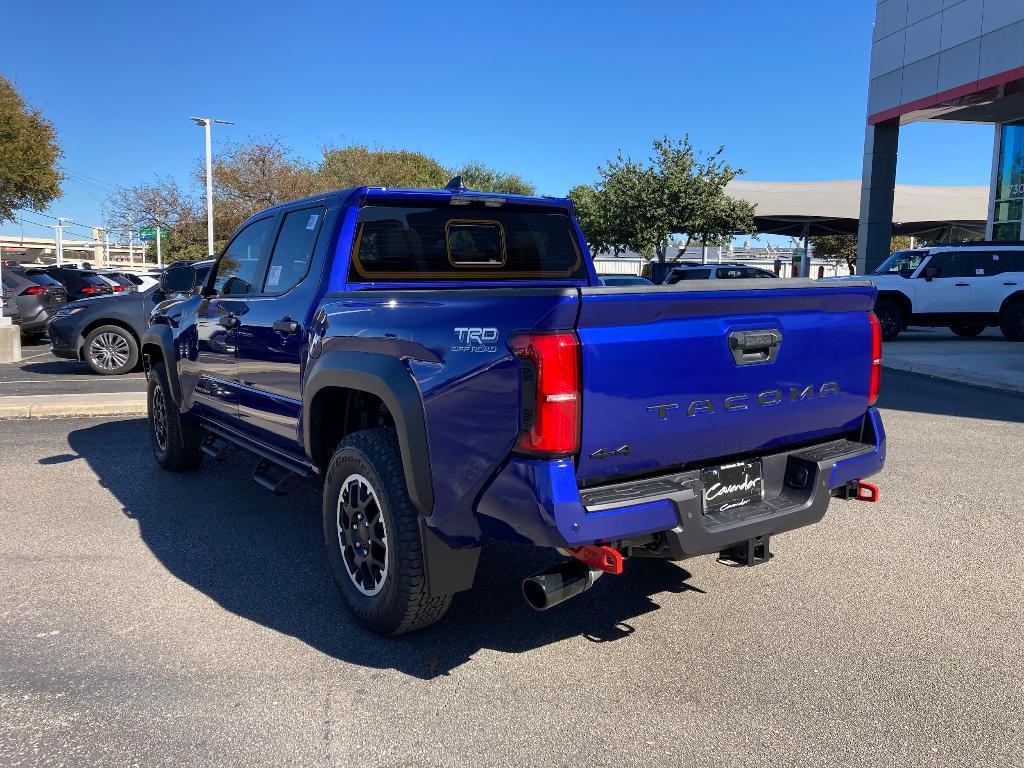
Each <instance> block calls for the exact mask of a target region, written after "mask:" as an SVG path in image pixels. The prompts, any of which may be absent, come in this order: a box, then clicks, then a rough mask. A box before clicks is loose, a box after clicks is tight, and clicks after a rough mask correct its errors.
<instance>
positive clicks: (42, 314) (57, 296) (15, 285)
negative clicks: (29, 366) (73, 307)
mask: <svg viewBox="0 0 1024 768" xmlns="http://www.w3.org/2000/svg"><path fill="white" fill-rule="evenodd" d="M3 275H4V282H5V283H7V285H9V286H10V287H11V289H12V290H13V291H14V296H15V299H14V300H15V302H17V305H18V311H19V312H20V313H21V332H22V334H23V335H24V336H26V337H28V338H38V337H39V336H42V335H43V334H44V333H45V332H46V323H47V321H48V320H49V319H50V315H51V314H52V313H53V312H54V311H56V309H57V308H58V307H62V306H64V305H65V304H66V303H67V295H66V293H65V291H64V287H63V286H62V285H61V284H60V283H58V282H57V281H56V280H54V279H53V278H52V277H50V276H49V275H47V274H46V273H45V272H43V271H41V270H39V269H35V268H33V267H5V268H4V271H3Z"/></svg>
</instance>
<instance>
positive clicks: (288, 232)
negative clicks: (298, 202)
mask: <svg viewBox="0 0 1024 768" xmlns="http://www.w3.org/2000/svg"><path fill="white" fill-rule="evenodd" d="M323 218H324V209H323V208H304V209H302V210H301V211H292V212H291V213H289V214H287V215H286V216H285V217H284V222H283V223H282V224H281V232H280V234H279V235H278V236H277V243H276V244H275V245H274V253H273V254H272V255H271V257H270V268H269V269H268V270H267V277H266V280H265V281H264V283H263V291H264V292H265V293H284V292H285V291H287V290H290V289H291V288H292V287H294V286H296V285H298V283H299V281H300V280H302V278H304V277H305V276H306V272H307V271H308V270H309V261H310V259H311V258H312V257H313V248H314V247H315V246H316V238H317V235H318V234H319V232H320V226H321V224H322V222H323Z"/></svg>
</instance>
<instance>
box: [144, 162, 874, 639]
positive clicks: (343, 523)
mask: <svg viewBox="0 0 1024 768" xmlns="http://www.w3.org/2000/svg"><path fill="white" fill-rule="evenodd" d="M162 281H163V282H164V285H163V286H162V289H161V290H162V291H163V293H164V294H166V295H168V296H172V297H174V298H171V299H169V300H167V301H165V302H162V303H161V304H159V305H157V306H156V308H155V309H154V311H153V314H152V316H151V319H150V326H149V328H148V330H147V331H146V333H145V334H144V336H143V338H142V344H141V347H142V357H143V361H144V365H145V369H146V371H147V376H148V379H149V384H148V387H149V391H148V411H149V424H150V432H151V437H152V444H153V452H154V454H155V457H156V461H157V462H158V463H159V465H160V466H161V467H163V468H165V469H167V470H171V471H184V470H192V469H195V468H196V467H198V466H199V464H200V463H201V462H202V461H203V459H204V457H205V456H210V457H215V458H222V457H224V456H226V455H228V453H230V452H232V451H236V450H238V449H244V450H245V451H246V452H248V453H249V454H251V455H252V456H253V457H254V462H255V468H254V470H253V479H254V480H256V481H257V482H259V483H260V484H262V485H264V486H266V487H267V488H269V489H270V490H272V491H274V492H278V493H282V492H285V491H287V490H288V489H289V488H290V487H291V486H292V485H293V484H294V483H295V482H297V481H299V480H302V479H308V480H310V481H312V482H314V483H318V484H319V485H320V486H321V487H322V507H323V509H322V511H323V533H324V543H325V545H326V554H327V560H328V562H329V564H330V569H331V572H332V574H333V578H334V581H335V582H336V585H337V587H338V589H339V591H340V593H341V595H342V598H343V601H344V603H345V604H346V605H347V607H348V609H349V610H350V612H351V613H352V614H353V615H354V617H355V618H356V619H357V620H359V621H360V622H362V623H363V624H364V625H366V626H368V627H369V628H371V629H373V630H375V631H376V632H379V633H381V634H385V635H394V634H399V633H402V632H406V631H410V630H414V629H417V628H420V627H424V626H426V625H428V624H431V623H433V622H435V621H436V620H437V619H439V618H440V617H441V616H442V615H443V614H444V612H445V611H446V610H447V608H448V606H449V604H450V602H451V600H452V596H453V594H455V593H457V592H460V591H464V590H467V589H470V588H471V587H472V585H473V580H474V574H475V572H476V567H477V561H478V556H479V551H480V549H479V548H480V544H481V541H482V540H483V539H484V538H491V539H501V540H507V541H512V542H519V543H526V544H531V545H534V546H538V547H547V548H551V549H554V550H557V551H559V552H560V553H561V554H562V555H563V557H564V559H562V560H561V561H560V562H558V563H557V564H556V565H554V566H552V567H551V568H548V569H546V570H545V571H543V572H541V573H538V574H534V575H533V576H529V577H528V578H526V579H525V580H524V581H523V594H524V596H525V598H526V600H527V601H528V602H529V603H530V605H532V606H533V607H534V608H537V609H546V608H549V607H551V606H554V605H557V604H558V603H560V602H562V601H564V600H566V599H568V598H570V597H573V596H574V595H578V594H579V593H581V592H583V591H584V590H586V589H588V588H589V587H590V586H591V585H592V584H593V583H594V582H595V580H596V579H597V578H598V577H599V576H602V575H604V574H621V573H623V572H624V571H625V570H628V568H627V563H628V561H629V560H630V559H632V558H638V557H645V558H666V559H673V560H681V559H684V558H689V557H694V556H697V555H706V554H713V555H717V556H718V557H719V558H721V559H722V560H724V561H729V562H732V563H738V564H742V565H754V564H761V563H765V562H767V561H768V560H769V558H770V557H771V554H772V553H771V550H770V537H772V536H773V535H776V534H781V533H784V532H786V531H790V530H793V529H795V528H798V527H800V526H805V525H809V524H811V523H815V522H817V521H819V520H821V519H822V517H823V516H824V514H825V511H826V509H827V507H828V504H829V500H830V498H831V497H843V498H855V499H861V500H867V501H871V500H875V499H877V495H878V491H877V488H876V487H875V486H873V485H872V484H870V483H868V482H866V480H865V478H868V477H870V476H871V475H874V474H876V473H877V472H879V471H880V470H881V469H882V464H883V461H884V458H885V435H884V431H883V428H882V421H881V419H880V417H879V412H878V411H877V410H876V408H875V406H874V404H875V400H876V398H877V397H878V386H879V374H880V365H881V341H880V331H879V326H878V322H877V321H876V319H875V316H874V314H873V313H872V307H873V306H874V303H875V289H874V288H873V287H872V286H871V284H870V283H868V282H861V281H850V282H846V283H842V284H837V283H833V284H823V283H818V282H815V281H811V280H800V279H792V280H761V279H747V280H744V279H738V280H707V281H701V280H695V281H682V282H679V283H677V284H676V285H671V286H652V285H625V286H618V287H613V286H602V285H601V283H600V280H599V278H598V276H597V274H596V273H595V271H594V267H593V264H592V262H591V259H590V255H589V251H588V249H587V245H586V242H585V240H584V237H583V235H582V232H581V231H580V228H579V226H578V224H577V222H576V220H575V218H574V215H573V208H572V204H571V202H570V201H568V200H565V199H554V198H547V197H525V196H516V195H501V194H492V193H482V192H476V191H471V190H467V189H465V188H464V187H463V186H462V185H461V182H460V181H459V180H458V179H453V180H452V183H450V184H449V186H448V187H447V188H445V189H441V190H394V189H380V188H367V187H361V188H355V189H347V190H341V191H337V192H332V193H329V194H324V195H320V196H316V197H311V198H307V199H304V200H299V201H296V202H291V203H288V204H285V205H280V206H277V207H275V208H271V209H269V210H266V211H263V212H261V213H259V214H257V215H255V216H253V217H252V218H250V219H249V220H248V221H246V222H245V223H244V224H243V225H242V226H241V227H240V228H239V229H238V231H237V232H236V233H235V234H234V236H233V237H232V239H231V240H230V242H229V243H228V245H227V247H226V248H225V249H224V251H223V253H221V254H220V255H219V257H218V258H217V260H216V263H215V264H214V266H213V269H212V270H211V271H210V273H209V275H208V277H206V279H204V280H199V279H198V273H197V271H196V270H195V269H194V268H192V267H189V266H186V267H184V268H181V269H176V270H169V271H167V272H165V274H164V276H163V277H162ZM183 295H185V297H184V298H183Z"/></svg>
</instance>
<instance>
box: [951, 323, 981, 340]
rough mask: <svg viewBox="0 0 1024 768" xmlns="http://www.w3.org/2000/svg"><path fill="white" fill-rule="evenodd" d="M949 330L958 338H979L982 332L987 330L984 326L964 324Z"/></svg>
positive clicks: (952, 326)
mask: <svg viewBox="0 0 1024 768" xmlns="http://www.w3.org/2000/svg"><path fill="white" fill-rule="evenodd" d="M949 330H951V331H952V332H953V333H955V334H956V335H957V336H963V337H964V338H968V339H969V338H972V337H974V336H978V335H980V334H981V332H982V331H984V330H985V326H984V325H966V324H964V323H957V324H956V325H951V326H949Z"/></svg>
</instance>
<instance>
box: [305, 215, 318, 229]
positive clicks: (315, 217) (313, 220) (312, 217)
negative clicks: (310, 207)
mask: <svg viewBox="0 0 1024 768" xmlns="http://www.w3.org/2000/svg"><path fill="white" fill-rule="evenodd" d="M319 220H320V214H319V213H314V214H312V215H310V217H309V221H307V222H306V229H316V223H317V221H319Z"/></svg>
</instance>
